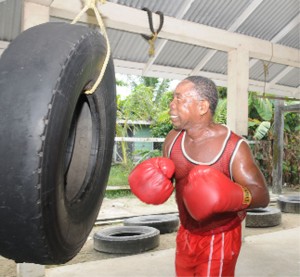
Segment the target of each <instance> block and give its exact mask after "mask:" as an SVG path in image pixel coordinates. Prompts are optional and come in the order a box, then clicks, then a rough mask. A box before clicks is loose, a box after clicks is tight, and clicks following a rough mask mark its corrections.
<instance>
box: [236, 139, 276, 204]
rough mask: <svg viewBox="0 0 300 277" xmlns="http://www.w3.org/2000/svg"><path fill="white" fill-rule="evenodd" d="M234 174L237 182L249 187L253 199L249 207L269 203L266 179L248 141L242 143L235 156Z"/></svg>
mask: <svg viewBox="0 0 300 277" xmlns="http://www.w3.org/2000/svg"><path fill="white" fill-rule="evenodd" d="M232 175H233V179H234V181H235V182H236V183H238V184H240V185H242V186H245V187H247V188H248V190H249V191H250V193H251V196H252V201H251V204H250V206H249V207H248V208H259V207H266V206H267V205H268V204H269V202H270V196H269V191H268V188H267V185H266V180H265V178H264V176H263V174H262V173H261V171H260V169H259V168H258V166H257V165H256V163H255V160H254V158H253V155H252V153H251V150H250V147H249V146H248V144H247V143H246V142H242V143H241V144H240V147H239V149H238V151H237V153H236V156H235V157H234V161H233V164H232Z"/></svg>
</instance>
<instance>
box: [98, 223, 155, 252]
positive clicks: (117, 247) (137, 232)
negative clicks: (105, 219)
mask: <svg viewBox="0 0 300 277" xmlns="http://www.w3.org/2000/svg"><path fill="white" fill-rule="evenodd" d="M158 245H159V230H157V229H155V228H152V227H145V226H119V227H110V228H106V229H103V230H100V231H98V232H96V233H95V234H94V249H95V250H97V251H100V252H104V253H111V254H136V253H141V252H145V251H148V250H150V249H153V248H155V247H157V246H158Z"/></svg>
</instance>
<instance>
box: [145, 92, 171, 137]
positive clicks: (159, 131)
mask: <svg viewBox="0 0 300 277" xmlns="http://www.w3.org/2000/svg"><path fill="white" fill-rule="evenodd" d="M172 99H173V93H172V92H165V93H164V94H162V96H161V98H160V101H159V102H158V104H157V113H156V115H155V116H154V118H153V124H151V126H150V128H151V133H152V135H153V136H154V137H166V135H167V134H168V133H169V132H170V131H171V130H172V128H173V126H172V123H171V121H170V115H169V110H170V108H169V105H170V103H171V101H172Z"/></svg>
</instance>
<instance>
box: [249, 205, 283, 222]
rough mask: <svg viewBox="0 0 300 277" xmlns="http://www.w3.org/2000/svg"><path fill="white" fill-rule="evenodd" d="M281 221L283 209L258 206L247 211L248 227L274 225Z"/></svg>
mask: <svg viewBox="0 0 300 277" xmlns="http://www.w3.org/2000/svg"><path fill="white" fill-rule="evenodd" d="M280 223H281V211H280V210H279V209H277V208H271V207H267V208H256V209H251V210H248V211H247V216H246V227H273V226H277V225H279V224H280Z"/></svg>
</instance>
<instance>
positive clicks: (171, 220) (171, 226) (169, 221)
mask: <svg viewBox="0 0 300 277" xmlns="http://www.w3.org/2000/svg"><path fill="white" fill-rule="evenodd" d="M124 225H125V226H148V227H153V228H156V229H158V230H159V231H160V234H166V233H172V232H176V231H177V229H178V226H179V218H178V216H176V215H145V216H136V217H132V218H128V219H125V220H124Z"/></svg>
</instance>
